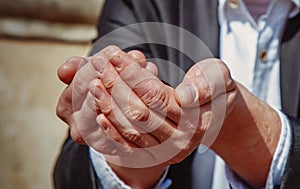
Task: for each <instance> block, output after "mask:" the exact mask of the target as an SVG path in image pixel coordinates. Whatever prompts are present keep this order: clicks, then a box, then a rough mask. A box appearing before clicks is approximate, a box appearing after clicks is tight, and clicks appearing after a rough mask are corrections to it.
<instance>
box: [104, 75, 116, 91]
mask: <svg viewBox="0 0 300 189" xmlns="http://www.w3.org/2000/svg"><path fill="white" fill-rule="evenodd" d="M103 85H104V86H105V88H106V90H107V91H108V92H112V91H113V88H114V86H115V80H113V79H110V78H108V79H107V80H106V81H105V82H103Z"/></svg>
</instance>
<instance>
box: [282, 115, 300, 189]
mask: <svg viewBox="0 0 300 189" xmlns="http://www.w3.org/2000/svg"><path fill="white" fill-rule="evenodd" d="M289 119H290V125H291V130H292V144H291V148H290V152H289V155H288V159H287V162H286V166H285V170H284V173H283V178H282V183H281V189H291V188H300V180H299V178H300V120H298V119H295V118H291V117H290V118H289Z"/></svg>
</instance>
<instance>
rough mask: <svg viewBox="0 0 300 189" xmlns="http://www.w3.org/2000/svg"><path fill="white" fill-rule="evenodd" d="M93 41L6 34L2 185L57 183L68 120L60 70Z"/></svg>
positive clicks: (2, 44)
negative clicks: (62, 112) (62, 107)
mask: <svg viewBox="0 0 300 189" xmlns="http://www.w3.org/2000/svg"><path fill="white" fill-rule="evenodd" d="M88 49H89V45H88V44H70V43H58V42H51V41H36V40H16V39H3V38H2V39H1V38H0V107H1V109H0V154H1V155H0V188H1V189H48V188H51V179H50V176H51V171H52V165H53V162H54V160H55V158H56V155H57V153H58V150H59V147H60V145H61V142H62V140H63V138H64V136H65V131H66V128H67V127H66V125H65V124H64V123H63V122H62V121H60V120H59V119H58V118H57V117H56V115H55V106H56V102H57V99H58V96H59V93H60V92H61V91H62V90H63V88H64V85H63V84H62V83H60V82H59V80H58V79H57V76H56V70H57V68H58V66H59V65H60V64H62V63H63V62H64V61H65V60H66V59H67V58H68V57H70V56H72V55H78V56H83V55H85V54H86V53H87V51H88Z"/></svg>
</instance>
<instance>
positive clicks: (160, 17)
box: [54, 0, 300, 189]
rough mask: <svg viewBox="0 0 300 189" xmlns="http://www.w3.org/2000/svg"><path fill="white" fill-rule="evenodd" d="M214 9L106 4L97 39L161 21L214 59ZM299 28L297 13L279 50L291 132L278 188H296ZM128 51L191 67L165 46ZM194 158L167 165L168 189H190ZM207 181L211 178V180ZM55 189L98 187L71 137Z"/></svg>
mask: <svg viewBox="0 0 300 189" xmlns="http://www.w3.org/2000/svg"><path fill="white" fill-rule="evenodd" d="M217 6H218V5H217V0H108V1H107V2H106V4H105V7H104V9H103V13H102V16H101V18H100V21H99V25H98V31H99V36H98V38H100V37H102V36H104V35H105V34H107V33H109V32H111V31H112V30H115V29H117V28H119V27H122V26H125V25H128V24H134V23H139V22H162V23H168V24H172V25H176V26H179V27H181V28H184V29H186V30H188V31H189V32H191V33H193V34H194V35H196V36H197V37H199V38H200V39H201V40H202V41H203V42H204V43H205V44H206V45H207V46H208V47H209V49H210V50H211V51H212V53H213V55H214V56H215V57H218V56H219V25H218V17H217V14H218V11H217ZM299 28H300V14H298V15H297V16H296V17H294V18H292V19H290V20H288V24H287V26H286V30H285V32H284V35H283V38H282V41H281V48H280V58H281V64H280V68H281V72H280V79H281V95H282V107H283V112H285V113H286V114H287V115H289V116H290V122H291V126H292V131H293V136H292V147H291V149H290V152H289V157H288V161H287V165H286V167H285V171H284V176H283V179H282V183H281V186H280V188H300V180H299V178H300V126H299V125H300V122H299V121H297V120H296V118H297V117H299V116H300V108H299V97H300V74H299V73H300V61H299V60H300V53H299V52H300V51H299V50H300V29H299ZM148 32H149V31H147V30H145V28H144V29H143V28H140V30H139V31H128V35H129V36H130V35H137V36H138V37H148V36H149V35H147V33H148ZM151 32H153V31H151ZM157 35H159V36H160V37H161V40H163V41H164V42H165V44H168V40H174V38H170V36H168V34H167V33H164V32H163V28H162V32H159V33H158V34H157ZM150 36H151V35H150ZM125 37H126V35H125ZM156 37H157V36H156ZM122 38H124V36H116V37H115V38H113V39H110V40H106V41H101V43H97V44H96V45H95V46H94V47H93V50H92V52H91V54H93V53H95V52H97V51H99V50H100V49H102V48H103V47H105V46H107V45H110V44H115V45H120V46H122V43H121V42H120V41H121V40H120V39H122ZM175 40H176V39H175ZM131 48H132V49H140V50H142V51H143V52H145V53H146V54H147V56H149V57H156V58H161V59H164V60H169V61H171V62H174V63H176V64H177V65H178V66H179V67H181V68H182V69H183V70H185V71H186V70H188V69H189V68H190V67H191V66H192V65H193V63H194V62H193V61H191V60H189V59H188V58H187V57H186V56H185V55H184V54H182V53H180V52H178V51H177V50H176V49H174V48H169V47H167V46H165V45H156V44H141V45H136V46H134V47H131ZM129 49H130V48H128V49H127V50H129ZM202 58H206V55H203V56H202V57H199V59H202ZM165 69H168V67H164V68H162V70H165ZM160 72H161V74H160V77H166V76H165V75H164V74H168V73H166V72H163V71H161V69H160ZM167 77H168V76H167ZM179 81H180V79H179V80H178V82H179ZM193 157H194V156H193V154H192V155H190V156H189V157H188V158H187V159H186V160H185V161H183V162H182V163H179V164H177V165H172V166H171V169H170V172H169V177H171V178H172V180H173V184H172V188H178V189H179V188H181V189H182V188H191V183H192V182H191V164H192V160H193ZM208 176H209V177H211V175H208ZM54 185H55V187H56V188H57V189H62V188H72V189H77V188H78V189H79V188H85V189H89V188H91V189H95V188H101V182H97V179H96V176H95V173H94V170H93V168H92V165H91V162H90V159H89V153H88V147H86V146H82V145H78V144H75V143H74V142H73V141H72V140H71V138H70V137H68V138H67V140H66V142H65V143H64V145H63V148H62V151H61V154H60V156H59V158H58V160H57V163H56V167H55V170H54Z"/></svg>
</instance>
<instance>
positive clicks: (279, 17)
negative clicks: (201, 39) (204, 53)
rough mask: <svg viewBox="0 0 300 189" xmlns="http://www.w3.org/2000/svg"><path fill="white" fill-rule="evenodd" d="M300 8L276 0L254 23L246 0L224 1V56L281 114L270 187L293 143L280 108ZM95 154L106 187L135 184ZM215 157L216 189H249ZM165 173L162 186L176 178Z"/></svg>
mask: <svg viewBox="0 0 300 189" xmlns="http://www.w3.org/2000/svg"><path fill="white" fill-rule="evenodd" d="M299 7H300V0H274V1H272V3H271V4H270V6H269V8H268V10H267V13H266V14H265V15H263V16H261V17H260V18H259V19H258V21H257V22H255V21H254V20H253V18H252V17H251V15H250V14H249V11H248V10H247V8H246V6H245V5H244V3H243V2H242V0H237V1H236V3H235V4H234V5H232V4H231V3H230V1H229V0H219V24H220V28H221V31H220V58H221V59H222V60H224V61H225V62H226V63H227V65H228V67H229V68H230V70H231V74H232V76H233V77H234V79H236V80H237V81H239V82H241V83H242V84H243V85H244V86H246V87H247V88H248V89H249V90H250V91H251V92H252V93H254V94H255V95H256V96H257V97H259V98H260V99H262V100H263V101H265V102H267V103H268V104H270V105H271V106H272V107H273V108H274V109H275V110H276V111H277V112H278V115H279V116H280V119H281V124H282V129H281V135H280V139H279V142H278V146H277V148H276V151H275V155H274V158H273V161H272V164H271V167H270V172H269V175H268V178H267V183H266V186H265V188H267V189H272V188H273V187H274V186H275V185H279V184H280V182H281V178H282V175H283V170H284V167H285V164H286V160H287V156H288V152H289V148H290V145H291V131H290V126H289V122H288V120H287V118H286V116H285V115H284V114H283V113H281V112H280V111H279V110H280V109H281V101H280V83H279V78H280V77H279V73H280V70H279V64H280V62H279V54H280V53H279V43H280V39H281V36H282V32H283V31H284V26H285V23H286V20H287V18H290V17H293V16H295V15H296V14H297V13H298V12H299ZM241 31H242V32H241ZM90 154H91V160H92V162H93V165H94V168H95V171H96V174H97V176H98V178H99V179H100V180H101V184H102V186H103V187H104V188H105V189H114V188H124V189H128V188H130V187H129V186H127V185H126V184H124V183H123V182H122V181H121V180H120V179H119V178H118V177H117V176H116V174H115V173H114V172H113V171H112V169H111V168H110V167H109V165H108V164H107V163H106V161H105V159H104V158H103V156H102V155H101V154H99V153H98V152H96V151H94V150H92V149H90ZM215 161H216V162H215V165H216V166H215V170H214V179H213V184H212V189H219V188H224V187H225V186H226V185H227V186H228V182H229V183H230V185H231V186H232V187H233V188H238V189H240V188H247V186H246V185H245V184H244V183H243V182H242V181H241V180H240V178H239V177H238V176H237V175H235V174H234V173H233V172H232V171H231V170H230V169H229V168H227V167H226V165H225V164H224V162H223V161H222V160H221V159H220V158H219V157H217V158H216V160H215ZM166 173H167V171H166V172H165V174H164V176H163V177H162V179H161V181H160V182H159V184H158V186H157V188H160V189H164V188H167V187H169V186H170V184H171V181H170V180H165V179H164V178H165V176H166ZM194 178H195V177H194ZM226 178H227V179H226ZM227 186H226V187H227ZM196 188H197V186H196Z"/></svg>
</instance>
